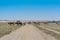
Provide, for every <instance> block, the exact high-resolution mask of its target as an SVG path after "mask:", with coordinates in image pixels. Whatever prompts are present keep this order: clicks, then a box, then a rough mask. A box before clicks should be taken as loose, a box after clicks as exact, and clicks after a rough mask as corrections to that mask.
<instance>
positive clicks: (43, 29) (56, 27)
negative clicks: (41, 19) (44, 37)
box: [33, 24, 60, 40]
mask: <svg viewBox="0 0 60 40" xmlns="http://www.w3.org/2000/svg"><path fill="white" fill-rule="evenodd" d="M33 25H34V26H36V27H37V28H39V29H40V30H42V31H43V32H45V33H47V34H49V35H52V36H54V37H55V38H56V39H57V40H60V34H57V33H55V32H53V31H51V30H54V31H57V32H60V25H56V24H54V25H53V24H51V25H49V24H48V25H46V24H42V25H38V24H33ZM46 28H49V29H51V30H47V29H46ZM58 28H59V29H58ZM55 29H56V30H55ZM58 30H59V31H58Z"/></svg>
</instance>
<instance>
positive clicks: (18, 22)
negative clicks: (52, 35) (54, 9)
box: [8, 21, 60, 26]
mask: <svg viewBox="0 0 60 40" xmlns="http://www.w3.org/2000/svg"><path fill="white" fill-rule="evenodd" d="M40 23H43V24H48V23H55V24H59V23H60V22H56V21H49V22H31V21H29V22H24V23H22V22H20V21H16V22H8V24H9V25H15V24H16V25H18V26H19V25H26V24H39V25H40Z"/></svg>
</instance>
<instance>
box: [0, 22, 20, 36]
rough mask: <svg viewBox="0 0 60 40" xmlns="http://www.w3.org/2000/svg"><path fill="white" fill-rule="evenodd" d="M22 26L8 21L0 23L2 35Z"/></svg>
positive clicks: (0, 34) (0, 33)
mask: <svg viewBox="0 0 60 40" xmlns="http://www.w3.org/2000/svg"><path fill="white" fill-rule="evenodd" d="M19 27H20V26H17V25H11V26H10V25H8V23H0V37H2V36H4V35H7V34H9V33H11V32H12V31H14V30H16V29H18V28H19Z"/></svg>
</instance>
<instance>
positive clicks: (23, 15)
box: [0, 0, 60, 20]
mask: <svg viewBox="0 0 60 40" xmlns="http://www.w3.org/2000/svg"><path fill="white" fill-rule="evenodd" d="M18 19H22V20H60V1H59V0H0V20H18Z"/></svg>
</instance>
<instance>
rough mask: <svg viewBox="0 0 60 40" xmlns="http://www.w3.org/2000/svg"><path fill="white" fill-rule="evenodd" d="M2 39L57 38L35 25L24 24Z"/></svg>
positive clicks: (30, 39) (33, 39)
mask: <svg viewBox="0 0 60 40" xmlns="http://www.w3.org/2000/svg"><path fill="white" fill-rule="evenodd" d="M0 40H56V39H55V38H54V37H53V36H51V35H48V34H46V33H44V32H42V31H41V30H39V29H38V28H36V27H35V26H33V25H28V24H27V25H26V26H22V27H21V28H19V29H17V30H15V31H13V32H12V33H10V34H8V35H5V36H3V37H2V38H0Z"/></svg>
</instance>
